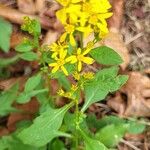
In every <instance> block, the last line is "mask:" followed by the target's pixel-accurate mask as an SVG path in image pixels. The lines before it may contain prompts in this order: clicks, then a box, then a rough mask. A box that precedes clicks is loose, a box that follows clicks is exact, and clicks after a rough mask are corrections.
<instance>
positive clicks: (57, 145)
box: [49, 139, 67, 150]
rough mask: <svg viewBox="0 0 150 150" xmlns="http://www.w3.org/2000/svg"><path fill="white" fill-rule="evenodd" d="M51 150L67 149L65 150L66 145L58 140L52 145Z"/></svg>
mask: <svg viewBox="0 0 150 150" xmlns="http://www.w3.org/2000/svg"><path fill="white" fill-rule="evenodd" d="M49 150H67V149H66V148H65V144H64V143H63V142H62V141H61V140H59V139H56V140H54V141H53V142H52V143H51V144H50V146H49Z"/></svg>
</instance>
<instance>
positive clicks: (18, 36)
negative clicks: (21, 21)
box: [10, 32, 29, 48]
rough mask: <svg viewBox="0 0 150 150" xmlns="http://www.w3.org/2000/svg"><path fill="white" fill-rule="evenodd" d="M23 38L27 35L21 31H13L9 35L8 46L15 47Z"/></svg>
mask: <svg viewBox="0 0 150 150" xmlns="http://www.w3.org/2000/svg"><path fill="white" fill-rule="evenodd" d="M24 38H27V36H26V35H24V34H23V33H21V32H13V33H12V35H11V41H10V47H11V48H15V47H16V46H17V45H18V44H20V43H21V42H22V41H23V39H24ZM28 38H29V37H28Z"/></svg>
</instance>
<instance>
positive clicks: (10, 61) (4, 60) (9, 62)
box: [0, 55, 20, 68]
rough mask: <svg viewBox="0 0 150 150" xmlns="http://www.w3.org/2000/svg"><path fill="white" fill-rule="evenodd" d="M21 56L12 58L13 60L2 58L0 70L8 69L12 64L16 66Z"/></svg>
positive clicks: (0, 59)
mask: <svg viewBox="0 0 150 150" xmlns="http://www.w3.org/2000/svg"><path fill="white" fill-rule="evenodd" d="M19 59H20V58H19V55H16V56H14V57H11V58H0V62H1V63H0V68H3V67H7V66H9V65H11V64H14V63H16V62H17V61H18V60H19Z"/></svg>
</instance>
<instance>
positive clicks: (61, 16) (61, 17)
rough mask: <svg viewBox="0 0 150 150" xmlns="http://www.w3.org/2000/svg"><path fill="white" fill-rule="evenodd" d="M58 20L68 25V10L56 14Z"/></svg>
mask: <svg viewBox="0 0 150 150" xmlns="http://www.w3.org/2000/svg"><path fill="white" fill-rule="evenodd" d="M56 16H57V18H58V19H59V20H60V21H61V23H62V24H66V22H67V13H66V9H61V10H58V11H57V12H56Z"/></svg>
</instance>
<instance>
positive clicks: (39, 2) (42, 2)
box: [35, 0, 47, 15]
mask: <svg viewBox="0 0 150 150" xmlns="http://www.w3.org/2000/svg"><path fill="white" fill-rule="evenodd" d="M35 7H36V11H37V12H38V13H39V15H42V14H43V12H44V11H45V10H46V9H47V8H46V0H36V1H35Z"/></svg>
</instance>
